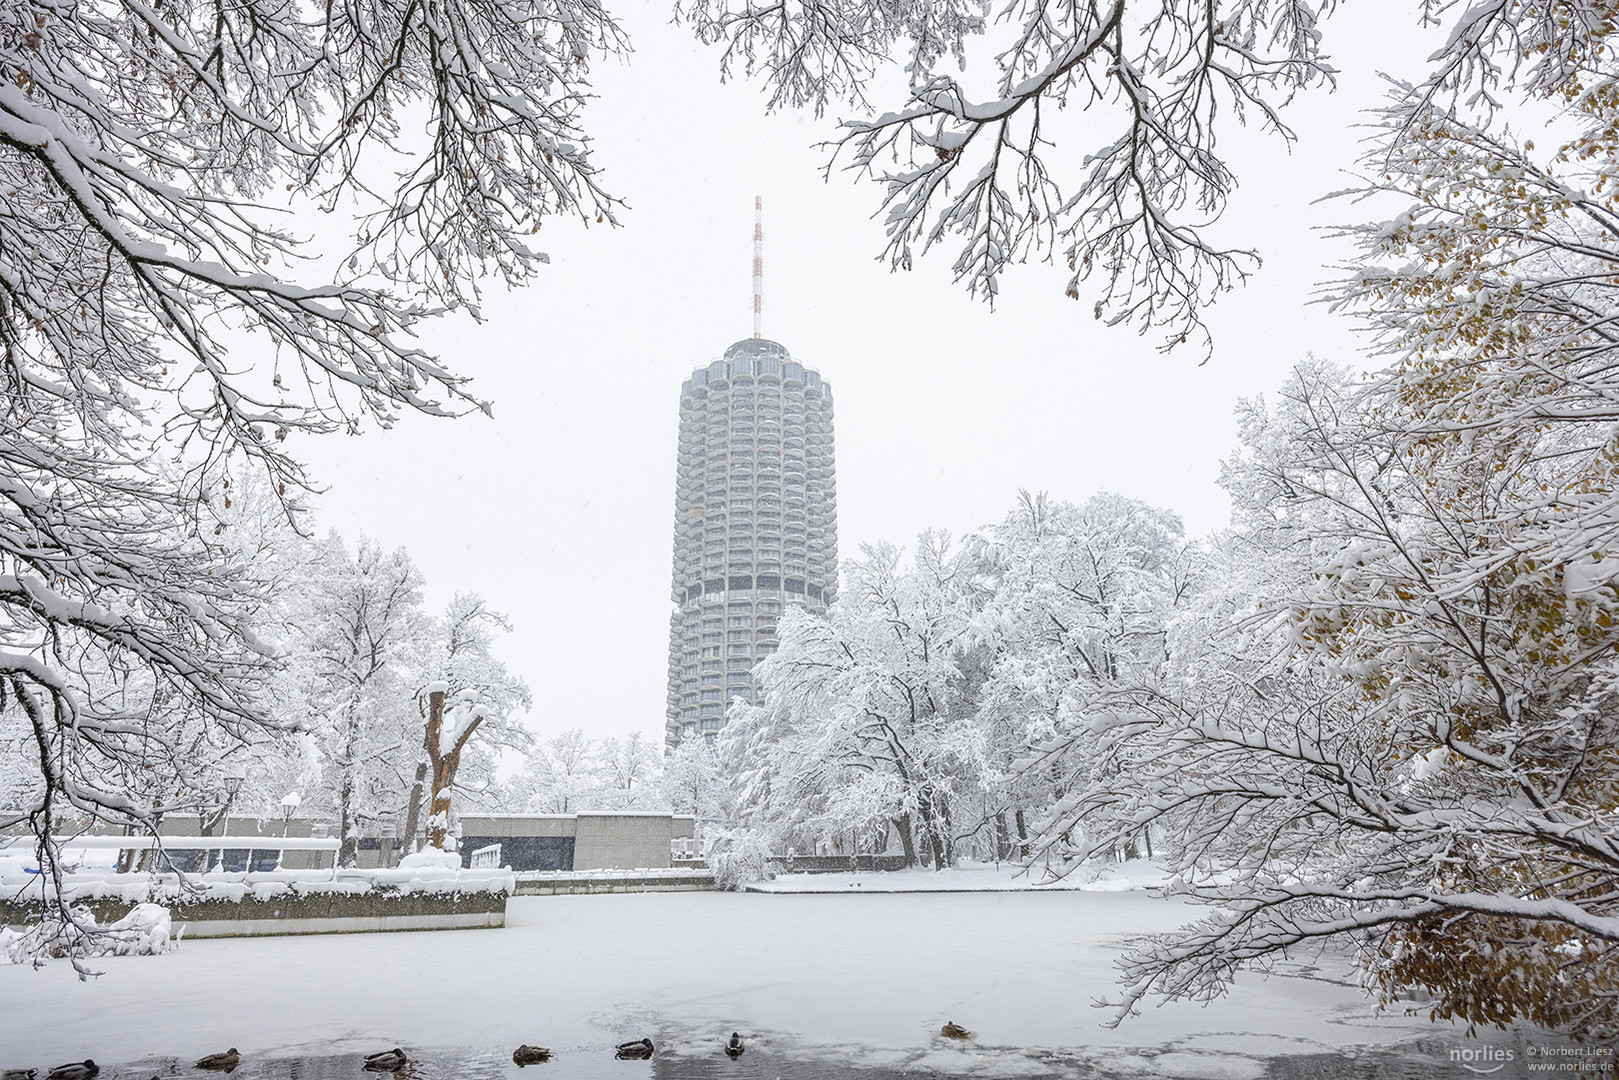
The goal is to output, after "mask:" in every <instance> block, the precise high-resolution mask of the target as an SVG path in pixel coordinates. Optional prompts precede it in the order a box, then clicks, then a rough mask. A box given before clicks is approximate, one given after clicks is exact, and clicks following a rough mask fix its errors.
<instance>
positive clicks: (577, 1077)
mask: <svg viewBox="0 0 1619 1080" xmlns="http://www.w3.org/2000/svg"><path fill="white" fill-rule="evenodd" d="M1191 914H1192V911H1191V909H1188V908H1185V907H1182V906H1180V905H1178V904H1174V903H1170V902H1166V901H1163V900H1159V899H1156V898H1154V897H1152V896H1150V895H1149V894H1146V893H1141V892H1101V893H1097V892H1064V893H1028V892H1015V893H944V894H906V893H899V894H887V895H859V896H854V895H848V894H841V895H840V894H834V895H819V896H816V895H757V894H743V895H736V894H727V893H664V894H631V895H618V896H552V897H524V898H518V899H515V900H513V901H512V903H511V906H510V909H509V913H508V925H507V927H506V928H505V929H502V930H474V931H454V932H445V933H417V934H357V935H344V936H327V937H305V938H255V939H236V940H231V939H216V940H208V941H193V942H186V943H185V944H183V945H182V947H181V948H180V950H179V951H178V952H175V953H172V954H170V955H167V956H161V957H130V958H112V959H106V960H101V961H98V962H97V966H98V967H100V968H101V969H102V970H103V971H104V972H105V974H104V975H103V976H102V977H100V978H98V979H96V980H94V981H92V982H90V983H81V982H79V981H77V980H76V979H75V978H74V976H73V973H72V970H71V969H70V968H69V967H68V965H67V964H65V963H61V962H56V963H52V964H49V965H47V966H46V967H45V968H44V969H43V970H40V971H34V970H31V969H29V968H26V967H0V1017H3V1018H4V1020H3V1024H0V1067H3V1068H20V1067H30V1068H39V1067H41V1066H49V1065H54V1064H57V1063H59V1062H63V1061H71V1060H80V1059H83V1058H85V1057H92V1058H94V1059H96V1060H97V1061H99V1062H102V1063H104V1064H107V1065H109V1066H112V1065H114V1064H117V1065H118V1067H117V1068H116V1069H113V1068H111V1067H109V1068H108V1069H107V1070H106V1071H105V1072H104V1073H103V1075H104V1076H106V1077H107V1078H108V1080H130V1078H136V1080H148V1078H149V1077H152V1076H172V1075H188V1076H193V1077H199V1076H204V1075H207V1074H203V1073H197V1072H194V1071H192V1070H191V1069H189V1068H188V1067H182V1066H188V1065H189V1062H190V1061H192V1060H193V1059H195V1058H197V1057H200V1056H201V1055H203V1054H206V1053H211V1052H215V1051H218V1050H222V1049H224V1048H225V1047H227V1046H236V1047H238V1048H240V1050H241V1051H242V1053H243V1056H244V1059H245V1060H244V1062H243V1065H242V1067H241V1068H239V1069H238V1070H237V1071H236V1073H235V1074H234V1077H235V1078H236V1080H259V1078H268V1077H299V1078H308V1080H326V1078H329V1077H334V1078H335V1077H345V1078H349V1077H365V1076H369V1075H374V1074H367V1073H363V1072H361V1071H360V1070H359V1068H358V1062H359V1059H360V1057H359V1056H360V1055H363V1054H364V1053H367V1052H371V1051H376V1050H381V1049H386V1048H389V1047H393V1046H401V1047H405V1048H406V1049H407V1050H408V1051H409V1052H410V1053H411V1055H412V1056H413V1057H414V1058H415V1059H416V1064H415V1066H414V1067H413V1068H412V1070H410V1072H409V1073H405V1072H402V1073H400V1074H398V1075H399V1076H400V1078H401V1080H440V1078H444V1080H449V1078H451V1077H467V1078H471V1080H478V1078H484V1077H487V1078H494V1077H508V1076H509V1077H518V1076H521V1077H525V1078H528V1077H534V1078H537V1080H545V1078H546V1077H557V1078H572V1080H593V1078H622V1080H644V1078H660V1080H661V1078H670V1080H672V1078H677V1077H679V1078H689V1080H707V1078H710V1077H715V1078H719V1077H723V1078H727V1080H732V1078H734V1080H742V1078H750V1080H751V1078H754V1077H761V1078H773V1077H781V1078H782V1080H793V1078H800V1080H820V1078H830V1077H835V1076H850V1077H855V1078H856V1080H888V1078H890V1077H899V1076H907V1077H911V1078H927V1077H961V1076H976V1077H1021V1076H1028V1077H1046V1076H1072V1077H1080V1078H1088V1077H1101V1078H1112V1077H1120V1078H1123V1077H1150V1076H1167V1077H1210V1078H1242V1077H1252V1078H1256V1080H1257V1078H1262V1077H1276V1078H1279V1080H1282V1078H1285V1080H1306V1078H1309V1080H1329V1078H1338V1077H1350V1076H1354V1077H1390V1078H1395V1077H1400V1078H1404V1077H1417V1076H1436V1077H1444V1076H1470V1075H1474V1074H1473V1073H1472V1072H1469V1071H1466V1070H1464V1069H1461V1068H1460V1067H1458V1066H1455V1065H1454V1064H1453V1063H1452V1062H1451V1061H1450V1060H1448V1058H1447V1054H1448V1050H1449V1049H1451V1048H1454V1047H1469V1048H1475V1049H1490V1048H1499V1047H1510V1046H1512V1045H1514V1043H1515V1039H1514V1037H1512V1036H1509V1035H1507V1034H1504V1033H1500V1032H1489V1031H1481V1032H1480V1033H1479V1034H1478V1035H1477V1036H1476V1037H1475V1038H1473V1039H1471V1040H1469V1039H1468V1038H1467V1037H1466V1036H1465V1034H1464V1033H1463V1032H1462V1031H1461V1030H1460V1029H1458V1028H1456V1027H1453V1026H1452V1025H1449V1024H1437V1025H1436V1024H1432V1023H1429V1022H1428V1021H1426V1020H1425V1019H1423V1018H1419V1017H1410V1016H1404V1015H1399V1014H1388V1013H1379V1012H1378V1011H1377V1010H1376V1009H1375V1007H1374V1006H1373V1005H1372V1004H1371V1003H1370V1002H1369V1001H1368V1000H1367V999H1366V998H1365V997H1364V996H1363V995H1361V993H1360V992H1359V991H1358V990H1357V989H1356V988H1355V987H1354V986H1353V985H1352V984H1351V983H1350V981H1349V978H1350V976H1349V973H1348V972H1347V971H1346V970H1344V969H1343V968H1342V967H1341V966H1340V965H1337V964H1334V963H1330V962H1310V961H1302V960H1301V961H1300V962H1298V963H1297V964H1295V965H1294V966H1293V967H1292V968H1291V969H1290V971H1289V973H1288V974H1282V975H1274V976H1271V977H1269V978H1265V977H1261V976H1258V975H1253V976H1249V977H1245V978H1244V979H1242V980H1241V981H1239V983H1238V985H1237V986H1236V987H1235V989H1234V990H1233V991H1232V993H1231V994H1230V995H1228V996H1227V997H1225V998H1223V999H1221V1000H1219V1001H1217V1002H1215V1003H1213V1004H1212V1005H1210V1006H1208V1007H1207V1008H1204V1007H1201V1006H1198V1005H1194V1004H1187V1003H1180V1004H1175V1005H1167V1006H1164V1007H1161V1008H1150V1007H1149V1008H1148V1009H1147V1010H1146V1011H1145V1012H1144V1014H1143V1015H1141V1016H1139V1017H1135V1018H1132V1019H1130V1020H1128V1021H1126V1022H1125V1023H1124V1024H1123V1025H1121V1026H1120V1027H1117V1028H1107V1027H1104V1026H1102V1025H1101V1021H1102V1020H1104V1019H1105V1018H1106V1016H1107V1015H1108V1014H1107V1013H1106V1011H1105V1010H1100V1009H1097V1008H1095V1007H1094V1006H1093V999H1095V998H1097V997H1100V996H1106V995H1107V994H1109V993H1111V992H1112V991H1113V989H1114V973H1113V962H1114V960H1115V958H1116V957H1117V956H1118V955H1119V952H1120V949H1121V946H1122V944H1123V942H1124V941H1126V940H1127V939H1128V938H1130V937H1132V936H1134V935H1138V934H1141V933H1147V932H1152V931H1158V930H1167V929H1171V928H1173V927H1175V926H1178V925H1179V924H1181V923H1182V922H1184V921H1185V920H1186V919H1187V918H1188V917H1189V915H1191ZM945 1020H954V1021H957V1022H959V1023H961V1024H963V1025H965V1026H967V1027H968V1028H970V1029H972V1030H973V1032H974V1033H975V1038H974V1040H973V1041H972V1042H970V1043H967V1044H956V1043H949V1042H946V1041H945V1040H943V1039H940V1038H939V1037H938V1035H937V1032H938V1029H939V1025H940V1024H942V1023H943V1022H944V1021H945ZM733 1029H734V1030H738V1031H741V1032H742V1033H743V1034H744V1035H745V1036H747V1037H748V1039H749V1046H750V1048H749V1051H748V1053H747V1054H746V1055H744V1057H743V1058H742V1059H740V1060H739V1061H731V1060H729V1059H727V1058H725V1057H723V1056H722V1055H721V1054H720V1053H719V1047H720V1044H721V1042H722V1041H723V1039H724V1037H725V1036H726V1035H728V1034H729V1033H730V1032H731V1031H732V1030H733ZM642 1036H648V1037H651V1038H652V1039H653V1040H654V1041H655V1042H657V1043H658V1044H659V1046H660V1047H661V1048H662V1049H660V1052H659V1054H658V1056H657V1057H656V1058H655V1059H654V1060H653V1061H652V1062H619V1061H614V1060H613V1059H612V1057H611V1050H610V1048H611V1047H612V1046H613V1044H615V1043H618V1042H622V1041H625V1040H629V1039H635V1038H640V1037H642ZM523 1042H528V1043H536V1044H540V1045H544V1046H548V1047H551V1048H552V1049H553V1050H554V1051H556V1058H555V1059H554V1060H553V1061H552V1062H550V1063H548V1064H546V1065H538V1066H531V1067H530V1068H528V1069H524V1070H521V1071H519V1070H518V1069H517V1068H516V1067H515V1066H513V1065H512V1064H511V1060H510V1053H511V1049H512V1047H514V1046H516V1045H517V1044H518V1043H523ZM1515 1060H1517V1061H1519V1062H1521V1061H1522V1060H1523V1054H1522V1052H1521V1050H1520V1052H1519V1053H1518V1054H1517V1055H1516V1059H1515ZM42 1075H43V1073H42ZM384 1075H386V1074H384ZM1494 1075H1508V1076H1510V1075H1512V1071H1511V1070H1508V1071H1506V1072H1504V1073H1497V1074H1494Z"/></svg>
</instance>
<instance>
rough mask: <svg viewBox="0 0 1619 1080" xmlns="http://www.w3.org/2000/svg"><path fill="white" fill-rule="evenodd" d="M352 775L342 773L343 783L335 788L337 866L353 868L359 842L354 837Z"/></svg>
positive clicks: (346, 772) (356, 859)
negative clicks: (337, 841)
mask: <svg viewBox="0 0 1619 1080" xmlns="http://www.w3.org/2000/svg"><path fill="white" fill-rule="evenodd" d="M353 805H354V774H353V773H352V772H349V771H345V772H344V773H343V782H342V783H340V784H339V785H338V787H337V835H338V839H339V841H340V844H339V846H338V849H337V865H338V866H353V865H354V864H355V863H356V862H358V861H359V858H360V841H359V839H358V838H357V837H356V836H355V835H354V811H353Z"/></svg>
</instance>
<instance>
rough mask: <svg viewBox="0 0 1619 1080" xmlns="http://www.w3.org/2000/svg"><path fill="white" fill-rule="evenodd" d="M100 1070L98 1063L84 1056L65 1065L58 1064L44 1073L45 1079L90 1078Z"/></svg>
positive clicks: (78, 1079) (87, 1079) (86, 1079)
mask: <svg viewBox="0 0 1619 1080" xmlns="http://www.w3.org/2000/svg"><path fill="white" fill-rule="evenodd" d="M100 1071H101V1066H100V1065H97V1064H96V1063H95V1062H93V1061H91V1060H90V1059H89V1058H85V1059H84V1060H83V1061H70V1062H68V1063H67V1064H66V1065H58V1066H57V1067H56V1068H54V1069H52V1070H51V1071H50V1072H48V1073H46V1074H45V1080H90V1078H91V1077H93V1076H95V1074H96V1073H98V1072H100Z"/></svg>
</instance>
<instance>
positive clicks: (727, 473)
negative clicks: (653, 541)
mask: <svg viewBox="0 0 1619 1080" xmlns="http://www.w3.org/2000/svg"><path fill="white" fill-rule="evenodd" d="M676 470H677V475H676V480H675V558H674V587H673V592H672V594H671V598H672V599H673V601H674V612H673V614H672V615H671V617H670V626H669V699H668V713H667V717H668V725H667V729H666V736H665V738H666V741H667V742H668V744H669V745H670V746H674V745H676V744H678V743H679V742H680V741H681V740H682V739H685V738H691V737H694V736H697V735H702V736H704V737H707V738H713V737H714V736H715V735H716V734H717V733H718V732H719V730H720V728H721V726H722V725H723V724H724V722H725V710H726V707H727V706H728V704H729V703H730V702H731V701H732V699H734V698H742V699H743V700H745V701H750V702H757V701H759V700H760V698H759V687H758V684H757V683H756V682H755V680H754V678H753V665H754V664H756V663H757V662H758V661H760V660H762V659H763V658H764V657H766V656H769V655H770V654H771V653H773V652H775V651H776V623H777V621H778V620H779V619H780V618H781V614H782V612H783V611H784V610H785V609H786V608H787V607H788V606H789V605H793V604H799V605H803V606H805V607H807V608H808V609H809V610H810V611H812V612H815V613H824V612H825V611H826V608H827V605H828V604H830V603H831V602H832V598H833V594H834V592H835V591H836V589H837V572H838V571H837V568H838V532H837V489H836V484H835V481H834V476H833V462H832V387H831V385H830V384H829V383H827V382H826V381H825V380H824V379H822V378H821V376H820V374H819V373H818V372H815V371H812V370H810V369H808V368H806V367H804V366H803V365H802V364H800V363H798V362H797V361H795V360H794V359H793V358H792V356H791V355H790V354H789V353H788V352H787V349H786V348H785V347H783V346H781V345H779V344H777V343H776V342H774V341H770V340H768V339H766V338H760V337H753V338H746V339H744V340H742V341H739V342H737V343H736V344H735V345H732V346H731V347H730V348H729V349H726V350H725V355H724V357H723V358H721V359H719V360H715V361H714V362H713V363H711V364H709V365H708V366H707V367H702V368H698V369H697V370H696V371H694V372H692V375H691V378H689V379H687V380H686V382H685V385H683V386H682V387H681V390H680V445H679V455H678V463H677V466H676Z"/></svg>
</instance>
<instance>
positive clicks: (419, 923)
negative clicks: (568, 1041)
mask: <svg viewBox="0 0 1619 1080" xmlns="http://www.w3.org/2000/svg"><path fill="white" fill-rule="evenodd" d="M457 862H459V859H457V858H456V856H454V855H446V854H444V853H441V852H432V853H422V854H417V855H413V856H411V857H410V859H409V860H407V863H408V864H409V865H401V866H399V867H396V868H393V869H379V870H338V871H308V870H292V871H284V870H276V871H267V872H263V873H258V872H252V873H230V872H225V873H217V872H216V873H210V874H204V875H193V876H190V877H187V878H185V879H182V878H180V877H179V876H178V875H175V874H117V873H111V874H96V873H81V874H74V875H70V876H68V877H67V878H66V879H65V880H64V882H63V890H62V891H63V899H65V900H66V901H67V902H68V903H70V904H72V905H73V906H74V907H77V908H82V909H84V910H85V911H87V912H89V914H90V916H91V917H92V918H94V919H95V921H96V922H97V923H99V924H101V925H103V926H106V925H109V924H111V923H114V922H116V921H118V920H119V919H121V918H123V917H124V916H125V915H126V914H128V913H129V912H130V911H131V910H132V909H133V908H134V907H135V905H137V904H141V903H154V904H159V905H161V906H162V907H164V908H166V909H167V910H168V913H169V921H170V925H171V927H172V931H173V933H174V934H175V935H176V936H180V935H181V934H184V935H185V936H187V937H257V936H262V935H279V934H352V933H366V932H373V931H387V930H462V929H474V928H487V927H497V926H504V925H506V901H507V899H508V898H509V897H510V896H511V895H512V892H513V890H514V888H515V887H516V880H515V879H514V877H513V876H512V872H511V871H510V870H473V871H467V870H457V869H455V868H454V866H455V864H456V863H457ZM46 888H47V886H46V883H45V882H44V881H42V880H41V878H40V877H39V876H38V875H27V874H25V875H9V876H5V877H0V923H3V924H6V925H10V926H13V927H16V928H18V929H22V928H24V927H26V926H27V925H28V924H30V923H33V922H35V921H37V919H38V918H39V916H40V912H41V911H42V910H43V907H44V905H43V900H44V893H45V890H46Z"/></svg>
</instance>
